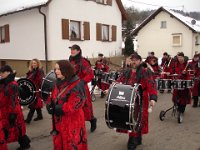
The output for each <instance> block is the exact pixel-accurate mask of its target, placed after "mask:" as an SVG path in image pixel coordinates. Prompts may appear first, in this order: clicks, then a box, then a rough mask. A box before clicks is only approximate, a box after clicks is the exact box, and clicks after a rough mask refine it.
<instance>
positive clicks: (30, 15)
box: [0, 9, 45, 60]
mask: <svg viewBox="0 0 200 150" xmlns="http://www.w3.org/2000/svg"><path fill="white" fill-rule="evenodd" d="M5 24H9V30H10V42H9V43H4V44H2V43H1V44H0V59H18V60H30V59H33V58H39V59H41V60H44V57H45V55H44V54H45V53H44V30H43V17H42V15H41V14H39V12H38V9H34V10H27V11H24V12H20V13H16V14H12V15H8V16H3V17H0V26H3V25H5Z"/></svg>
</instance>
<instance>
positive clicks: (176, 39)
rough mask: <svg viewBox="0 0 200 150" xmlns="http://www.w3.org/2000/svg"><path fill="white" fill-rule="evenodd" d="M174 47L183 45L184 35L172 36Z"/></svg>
mask: <svg viewBox="0 0 200 150" xmlns="http://www.w3.org/2000/svg"><path fill="white" fill-rule="evenodd" d="M172 45H173V46H181V45H182V34H172Z"/></svg>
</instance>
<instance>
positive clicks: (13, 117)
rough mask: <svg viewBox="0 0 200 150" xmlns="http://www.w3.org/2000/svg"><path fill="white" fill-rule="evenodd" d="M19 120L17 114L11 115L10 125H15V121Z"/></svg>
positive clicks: (9, 118)
mask: <svg viewBox="0 0 200 150" xmlns="http://www.w3.org/2000/svg"><path fill="white" fill-rule="evenodd" d="M16 119H17V114H16V113H10V114H9V116H8V120H9V124H10V125H14V124H15V121H16Z"/></svg>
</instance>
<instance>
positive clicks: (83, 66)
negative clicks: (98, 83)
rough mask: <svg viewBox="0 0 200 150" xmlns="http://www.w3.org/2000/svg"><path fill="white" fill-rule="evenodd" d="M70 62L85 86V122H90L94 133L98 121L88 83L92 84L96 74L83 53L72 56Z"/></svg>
mask: <svg viewBox="0 0 200 150" xmlns="http://www.w3.org/2000/svg"><path fill="white" fill-rule="evenodd" d="M69 61H70V63H71V64H72V65H73V66H74V68H75V73H76V75H78V77H79V78H80V80H81V82H84V84H85V89H86V101H85V104H84V107H83V111H84V115H85V120H86V121H90V123H91V131H92V132H93V131H94V130H95V129H96V121H97V120H96V118H95V117H94V114H93V106H92V100H91V95H90V91H89V87H88V83H89V82H91V81H92V79H93V78H94V72H93V70H92V68H91V65H90V63H89V62H88V60H86V59H85V58H84V57H82V54H81V51H80V53H79V54H77V55H76V56H70V58H69Z"/></svg>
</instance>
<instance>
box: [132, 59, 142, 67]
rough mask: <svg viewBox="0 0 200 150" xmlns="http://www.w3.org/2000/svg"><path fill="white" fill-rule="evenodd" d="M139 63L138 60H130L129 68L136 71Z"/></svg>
mask: <svg viewBox="0 0 200 150" xmlns="http://www.w3.org/2000/svg"><path fill="white" fill-rule="evenodd" d="M140 63H141V60H140V59H135V58H133V59H131V67H132V68H133V69H136V68H137V67H138V66H139V65H140Z"/></svg>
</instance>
